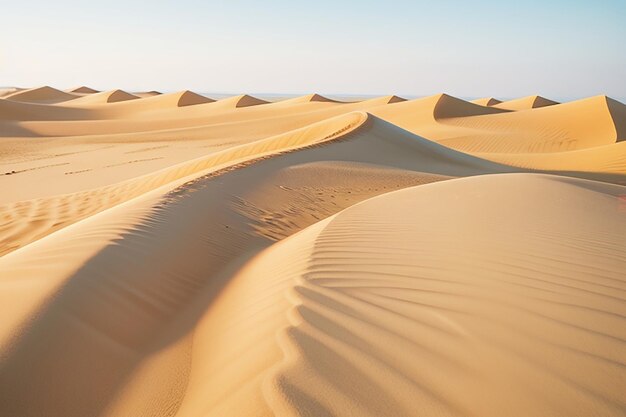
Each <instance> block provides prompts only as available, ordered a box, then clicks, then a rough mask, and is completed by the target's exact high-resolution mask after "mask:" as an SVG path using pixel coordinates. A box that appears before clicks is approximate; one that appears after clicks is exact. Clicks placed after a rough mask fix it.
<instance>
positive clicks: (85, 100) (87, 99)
mask: <svg viewBox="0 0 626 417" xmlns="http://www.w3.org/2000/svg"><path fill="white" fill-rule="evenodd" d="M137 99H139V97H138V96H136V95H134V94H131V93H127V92H126V91H124V90H119V89H118V90H111V91H101V92H99V93H93V94H90V95H86V96H83V97H80V98H78V99H76V100H73V101H72V102H71V103H68V105H71V106H84V105H93V104H107V103H118V102H121V101H127V100H137Z"/></svg>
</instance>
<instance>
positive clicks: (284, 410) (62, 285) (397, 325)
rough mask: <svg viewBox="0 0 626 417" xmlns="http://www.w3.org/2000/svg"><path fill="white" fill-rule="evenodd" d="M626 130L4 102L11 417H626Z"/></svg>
mask: <svg viewBox="0 0 626 417" xmlns="http://www.w3.org/2000/svg"><path fill="white" fill-rule="evenodd" d="M625 142H626V106H625V105H624V104H622V103H620V102H618V101H616V100H613V99H611V98H609V97H606V96H596V97H591V98H587V99H582V100H578V101H574V102H567V103H562V104H559V103H557V102H555V101H552V100H549V99H546V98H543V97H540V96H529V97H524V98H520V99H517V100H509V101H500V100H497V99H494V98H491V97H488V98H484V99H478V100H474V101H473V102H469V101H465V100H461V99H458V98H455V97H452V96H450V95H447V94H438V95H434V96H430V97H424V98H419V99H413V100H405V99H403V98H401V97H399V96H394V95H390V96H383V97H378V98H373V99H366V100H361V101H351V102H346V101H340V100H336V99H334V98H332V97H325V96H323V95H321V94H315V93H312V94H308V95H304V96H301V97H296V98H288V99H283V100H277V101H266V100H263V99H262V98H257V97H254V96H251V95H246V94H242V95H235V96H232V97H228V98H225V99H219V100H215V99H213V98H210V97H205V96H204V95H202V94H198V93H195V92H192V91H187V90H185V91H179V92H163V93H160V92H157V91H146V92H133V91H124V90H119V89H118V90H110V91H97V90H96V89H93V88H90V87H88V86H82V87H76V88H71V89H66V90H60V89H55V88H52V87H36V88H12V89H6V90H4V91H3V92H2V94H1V95H0V190H1V191H2V192H1V193H0V305H1V306H2V313H3V314H2V319H1V320H0V416H11V417H36V416H37V417H39V416H47V417H48V416H49V417H57V416H58V417H74V416H75V417H126V416H129V417H208V416H216V417H217V416H220V417H221V416H227V417H229V416H233V417H239V416H242V417H245V416H294V417H296V416H320V417H325V416H335V417H343V416H372V417H378V416H381V417H384V416H390V417H391V416H394V417H395V416H481V417H482V416H485V417H500V416H520V417H522V416H523V417H527V416H580V417H588V416H626V399H625V397H624V392H626V144H625Z"/></svg>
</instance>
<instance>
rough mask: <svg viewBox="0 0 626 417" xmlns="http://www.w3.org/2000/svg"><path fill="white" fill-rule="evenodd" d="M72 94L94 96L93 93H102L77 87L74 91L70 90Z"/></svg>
mask: <svg viewBox="0 0 626 417" xmlns="http://www.w3.org/2000/svg"><path fill="white" fill-rule="evenodd" d="M68 91H69V92H70V93H81V94H93V93H99V92H100V91H98V90H95V89H93V88H91V87H87V86H84V85H83V86H80V87H76V88H73V89H70V90H68Z"/></svg>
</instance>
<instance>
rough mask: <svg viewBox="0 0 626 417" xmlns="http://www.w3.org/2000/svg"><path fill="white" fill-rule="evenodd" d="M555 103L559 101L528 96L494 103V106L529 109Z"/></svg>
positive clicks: (508, 108) (509, 108) (507, 108)
mask: <svg viewBox="0 0 626 417" xmlns="http://www.w3.org/2000/svg"><path fill="white" fill-rule="evenodd" d="M555 104H559V103H558V102H556V101H552V100H550V99H547V98H544V97H541V96H528V97H522V98H518V99H515V100H509V101H504V102H500V103H496V104H492V105H493V106H494V107H498V108H500V109H506V110H528V109H536V108H539V107H546V106H554V105H555Z"/></svg>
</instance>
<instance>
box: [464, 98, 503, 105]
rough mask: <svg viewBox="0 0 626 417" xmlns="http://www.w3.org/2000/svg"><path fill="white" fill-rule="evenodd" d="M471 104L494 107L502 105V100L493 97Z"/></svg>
mask: <svg viewBox="0 0 626 417" xmlns="http://www.w3.org/2000/svg"><path fill="white" fill-rule="evenodd" d="M471 102H472V103H474V104H479V105H481V106H493V105H496V104H500V103H502V101H501V100H498V99H497V98H493V97H485V98H477V99H476V100H472V101H471Z"/></svg>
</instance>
